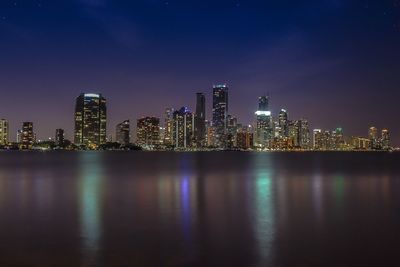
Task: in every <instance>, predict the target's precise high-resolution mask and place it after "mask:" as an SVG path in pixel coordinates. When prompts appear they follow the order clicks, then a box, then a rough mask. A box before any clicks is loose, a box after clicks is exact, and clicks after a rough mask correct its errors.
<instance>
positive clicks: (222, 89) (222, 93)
mask: <svg viewBox="0 0 400 267" xmlns="http://www.w3.org/2000/svg"><path fill="white" fill-rule="evenodd" d="M227 116H228V87H227V86H226V85H225V84H223V85H214V87H213V114H212V126H213V127H214V130H215V131H214V134H215V144H214V145H215V146H216V147H219V148H224V147H225V145H226V144H225V138H226V134H227Z"/></svg>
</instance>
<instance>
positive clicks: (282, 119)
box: [278, 109, 289, 137]
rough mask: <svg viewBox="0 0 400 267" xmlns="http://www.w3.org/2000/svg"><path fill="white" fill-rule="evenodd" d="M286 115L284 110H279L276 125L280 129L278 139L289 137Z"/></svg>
mask: <svg viewBox="0 0 400 267" xmlns="http://www.w3.org/2000/svg"><path fill="white" fill-rule="evenodd" d="M288 123H289V122H288V113H287V111H286V110H285V109H281V111H280V112H279V118H278V125H279V128H280V131H281V132H280V134H279V137H288V136H289V125H288Z"/></svg>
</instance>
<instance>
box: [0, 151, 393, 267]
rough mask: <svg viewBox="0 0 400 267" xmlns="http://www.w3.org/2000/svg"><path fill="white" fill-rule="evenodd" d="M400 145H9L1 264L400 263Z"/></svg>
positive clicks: (0, 166)
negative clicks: (383, 149) (78, 148)
mask: <svg viewBox="0 0 400 267" xmlns="http://www.w3.org/2000/svg"><path fill="white" fill-rule="evenodd" d="M398 240H400V154H397V153H298V152H292V153H246V152H204V153H169V152H45V153H43V152H1V153H0V266H2V267H3V266H18V267H19V266H121V267H122V266H278V267H279V266H398V265H399V262H400V258H399V256H398V255H399V252H400V249H399V246H398Z"/></svg>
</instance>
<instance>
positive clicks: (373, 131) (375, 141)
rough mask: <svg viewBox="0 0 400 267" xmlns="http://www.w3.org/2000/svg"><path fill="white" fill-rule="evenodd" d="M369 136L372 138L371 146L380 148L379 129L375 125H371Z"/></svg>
mask: <svg viewBox="0 0 400 267" xmlns="http://www.w3.org/2000/svg"><path fill="white" fill-rule="evenodd" d="M368 138H369V140H370V146H371V147H370V148H371V149H378V148H379V138H378V129H377V128H375V127H373V126H372V127H370V128H369V130H368Z"/></svg>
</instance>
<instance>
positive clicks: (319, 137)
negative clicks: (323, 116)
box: [313, 129, 323, 150]
mask: <svg viewBox="0 0 400 267" xmlns="http://www.w3.org/2000/svg"><path fill="white" fill-rule="evenodd" d="M322 148H323V134H322V130H321V129H314V130H313V149H315V150H320V149H322Z"/></svg>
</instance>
